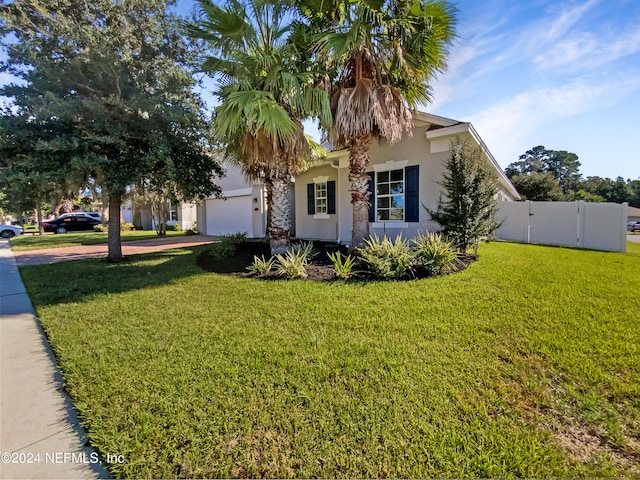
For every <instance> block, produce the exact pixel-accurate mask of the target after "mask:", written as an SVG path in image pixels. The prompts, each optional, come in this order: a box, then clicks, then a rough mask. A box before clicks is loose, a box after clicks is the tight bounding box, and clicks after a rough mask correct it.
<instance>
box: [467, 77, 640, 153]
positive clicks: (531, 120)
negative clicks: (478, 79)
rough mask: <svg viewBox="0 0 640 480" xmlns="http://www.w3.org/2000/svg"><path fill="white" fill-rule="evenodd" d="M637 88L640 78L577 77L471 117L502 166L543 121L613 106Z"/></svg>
mask: <svg viewBox="0 0 640 480" xmlns="http://www.w3.org/2000/svg"><path fill="white" fill-rule="evenodd" d="M638 90H640V78H638V77H637V76H629V77H626V78H619V79H614V80H613V81H611V82H606V83H588V82H586V81H583V80H578V81H575V82H572V83H569V84H565V85H563V86H561V87H558V88H543V89H537V90H529V91H526V92H522V93H520V94H518V95H516V96H514V97H513V98H510V99H508V100H506V101H504V102H500V103H497V104H495V105H492V106H490V107H489V108H487V109H485V110H484V111H481V112H479V113H477V114H475V115H472V116H471V118H470V120H471V122H472V123H473V125H474V126H475V127H476V129H477V130H478V132H479V134H480V136H481V137H482V138H483V140H484V141H485V143H486V144H487V145H488V146H489V149H490V150H491V152H492V153H493V155H494V156H495V158H496V160H497V161H498V162H499V163H500V164H501V165H502V166H506V165H507V164H509V163H511V162H512V161H514V159H516V158H517V156H518V155H519V154H521V153H522V152H523V151H524V150H523V148H525V149H526V148H529V147H531V145H526V144H525V143H523V142H525V139H527V138H528V137H530V136H531V134H532V133H533V132H535V131H536V129H538V128H539V127H541V126H543V125H544V124H545V123H548V122H552V121H556V120H558V119H563V118H567V119H568V118H569V117H573V116H575V115H578V114H581V113H585V112H590V111H595V110H598V109H602V108H605V107H608V106H611V105H615V104H616V103H617V102H619V101H620V100H621V99H623V98H625V97H626V96H628V95H630V94H632V92H634V91H638Z"/></svg>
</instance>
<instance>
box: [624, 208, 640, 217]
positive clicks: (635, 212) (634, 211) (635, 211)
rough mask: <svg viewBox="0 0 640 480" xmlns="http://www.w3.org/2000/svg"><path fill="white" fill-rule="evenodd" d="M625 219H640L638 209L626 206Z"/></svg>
mask: <svg viewBox="0 0 640 480" xmlns="http://www.w3.org/2000/svg"><path fill="white" fill-rule="evenodd" d="M627 217H640V208H636V207H632V206H627Z"/></svg>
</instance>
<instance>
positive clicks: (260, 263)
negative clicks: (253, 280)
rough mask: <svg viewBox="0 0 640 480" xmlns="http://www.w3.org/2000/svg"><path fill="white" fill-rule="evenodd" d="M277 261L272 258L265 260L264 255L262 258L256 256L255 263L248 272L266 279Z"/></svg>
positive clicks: (254, 257)
mask: <svg viewBox="0 0 640 480" xmlns="http://www.w3.org/2000/svg"><path fill="white" fill-rule="evenodd" d="M275 261H276V260H275V258H273V257H270V258H269V260H265V258H264V255H262V257H261V258H258V257H257V256H255V255H254V256H253V263H252V264H251V265H249V266H248V267H247V270H249V272H251V274H252V275H256V276H258V277H264V276H266V275H268V274H269V272H271V270H272V269H273V265H274V263H275Z"/></svg>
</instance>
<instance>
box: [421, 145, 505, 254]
mask: <svg viewBox="0 0 640 480" xmlns="http://www.w3.org/2000/svg"><path fill="white" fill-rule="evenodd" d="M443 178H444V180H443V181H442V182H441V183H440V185H442V187H443V192H442V194H441V195H440V199H439V200H438V207H437V208H436V210H430V209H427V211H428V212H429V214H430V215H431V219H432V220H434V221H435V222H437V223H438V224H440V225H441V226H442V228H443V231H444V233H445V235H447V237H449V238H450V239H452V240H453V242H454V244H455V246H456V248H457V249H458V250H459V251H461V252H466V251H467V249H469V248H470V247H474V249H475V248H477V245H478V242H479V241H480V239H482V238H485V237H487V236H490V235H491V234H492V233H493V232H494V231H495V230H496V229H498V228H499V227H500V223H499V222H497V221H496V220H495V218H494V217H495V214H496V212H497V210H498V201H497V199H496V194H497V193H498V191H499V189H500V187H499V184H498V181H497V179H496V178H495V171H494V170H493V167H492V166H491V165H490V163H489V161H488V160H487V159H486V157H485V155H484V152H483V151H482V148H480V146H478V145H476V144H474V143H472V142H470V141H468V140H465V141H460V140H455V141H454V142H452V144H451V157H450V158H449V160H448V161H447V163H446V165H445V171H444V174H443ZM423 207H424V205H423ZM425 208H426V207H425Z"/></svg>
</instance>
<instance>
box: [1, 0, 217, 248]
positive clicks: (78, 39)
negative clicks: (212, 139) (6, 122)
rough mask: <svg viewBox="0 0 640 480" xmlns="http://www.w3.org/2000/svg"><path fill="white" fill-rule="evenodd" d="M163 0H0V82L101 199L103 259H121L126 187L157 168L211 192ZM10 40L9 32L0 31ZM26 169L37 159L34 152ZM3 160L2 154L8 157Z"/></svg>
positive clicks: (184, 188)
mask: <svg viewBox="0 0 640 480" xmlns="http://www.w3.org/2000/svg"><path fill="white" fill-rule="evenodd" d="M168 3H169V1H168V0H132V1H127V2H113V1H111V0H89V1H80V0H14V1H13V2H12V3H9V4H6V5H5V4H1V3H0V18H2V19H3V22H2V24H1V25H0V34H2V37H3V38H4V39H5V41H4V45H5V47H6V48H7V52H8V56H9V60H8V62H6V63H4V64H3V65H2V66H1V68H0V71H2V72H5V73H10V74H12V75H14V76H17V77H18V78H19V79H21V80H22V81H21V82H20V83H19V84H13V85H9V86H7V87H5V88H4V89H1V90H0V94H2V95H5V96H9V97H12V98H13V101H14V105H15V108H14V110H13V114H15V115H19V116H21V118H23V119H27V120H26V121H29V122H36V123H46V124H47V125H48V127H49V128H51V129H52V130H54V131H55V130H61V129H62V127H63V126H64V128H68V129H69V130H70V132H69V133H68V136H66V137H65V139H66V140H67V141H65V142H60V141H59V140H58V138H57V137H56V136H55V135H54V137H56V138H54V139H53V140H51V141H43V142H40V143H41V145H40V147H41V148H42V149H46V150H47V151H48V153H49V154H50V155H53V154H55V156H56V157H60V156H63V157H64V158H65V162H64V164H63V165H62V166H59V168H62V169H63V170H64V171H66V172H67V173H68V174H69V175H73V176H76V175H79V176H80V177H82V178H84V180H85V181H87V182H88V181H89V180H91V181H92V182H94V183H95V184H97V185H99V186H100V187H101V190H102V191H103V192H106V195H107V197H108V202H109V252H108V256H107V260H108V261H119V260H121V259H122V251H121V246H120V228H119V223H120V206H121V202H122V195H123V193H124V191H125V189H126V188H127V187H128V186H132V185H135V184H136V183H139V182H141V181H142V180H143V179H144V178H147V177H153V178H154V179H157V178H163V177H166V178H167V179H170V180H175V181H176V182H177V184H176V186H177V188H178V190H179V192H180V193H181V194H182V196H184V197H185V199H188V198H201V197H204V196H206V195H209V194H211V193H214V192H216V191H217V190H216V189H217V187H216V185H214V184H213V183H212V178H214V176H215V175H218V174H220V173H221V170H220V167H219V166H218V164H217V163H216V162H215V161H214V160H213V158H211V156H209V155H208V143H207V141H206V139H207V132H206V121H205V119H204V117H203V115H202V113H201V112H202V102H201V100H200V99H199V97H198V96H196V95H195V94H194V93H193V92H192V87H193V86H194V79H193V77H192V76H191V74H190V72H189V71H188V70H187V67H188V66H189V64H190V62H191V61H192V60H193V56H194V54H193V52H192V51H191V49H190V47H189V45H188V44H187V43H186V41H185V39H184V38H183V36H182V35H181V34H180V32H179V31H178V30H177V26H178V25H179V24H180V22H179V19H177V18H174V17H172V16H170V15H169V14H167V13H166V12H167V7H168ZM7 39H9V40H7ZM33 160H34V161H33V165H32V167H33V169H34V170H38V171H40V170H42V169H43V167H44V165H43V163H42V158H41V157H40V156H38V155H34V156H33ZM7 161H11V159H7Z"/></svg>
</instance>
